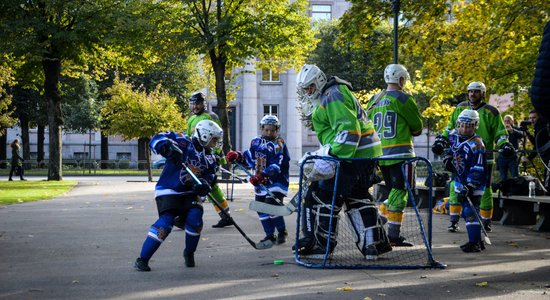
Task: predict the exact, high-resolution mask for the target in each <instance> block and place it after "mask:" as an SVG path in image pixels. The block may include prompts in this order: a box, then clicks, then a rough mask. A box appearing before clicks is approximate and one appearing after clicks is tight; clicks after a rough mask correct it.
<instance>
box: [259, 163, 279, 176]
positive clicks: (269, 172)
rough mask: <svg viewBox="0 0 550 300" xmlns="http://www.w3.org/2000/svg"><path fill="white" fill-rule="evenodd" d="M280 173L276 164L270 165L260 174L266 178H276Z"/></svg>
mask: <svg viewBox="0 0 550 300" xmlns="http://www.w3.org/2000/svg"><path fill="white" fill-rule="evenodd" d="M280 173H281V168H280V167H279V166H278V165H276V164H271V165H269V166H267V168H265V169H264V171H263V172H262V174H263V175H264V176H267V177H272V176H277V175H279V174H280Z"/></svg>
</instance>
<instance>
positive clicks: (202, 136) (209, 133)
mask: <svg viewBox="0 0 550 300" xmlns="http://www.w3.org/2000/svg"><path fill="white" fill-rule="evenodd" d="M193 136H194V137H195V138H197V140H198V141H199V143H200V144H201V145H202V146H203V147H206V146H207V145H208V144H209V143H210V141H211V140H212V139H214V138H217V139H218V144H217V145H216V147H219V146H220V145H221V143H222V139H223V130H222V129H221V128H220V126H219V125H218V124H216V123H215V122H214V121H212V120H202V121H200V122H199V123H197V126H196V127H195V132H194V133H193Z"/></svg>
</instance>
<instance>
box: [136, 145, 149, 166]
mask: <svg viewBox="0 0 550 300" xmlns="http://www.w3.org/2000/svg"><path fill="white" fill-rule="evenodd" d="M148 148H149V139H148V138H139V139H138V170H146V169H147V164H148V163H149V161H147V154H146V153H147V150H148Z"/></svg>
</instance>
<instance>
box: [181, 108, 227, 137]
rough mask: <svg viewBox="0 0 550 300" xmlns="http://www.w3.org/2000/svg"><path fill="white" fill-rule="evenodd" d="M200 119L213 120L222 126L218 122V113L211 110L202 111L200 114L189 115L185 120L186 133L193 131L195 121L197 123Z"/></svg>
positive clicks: (189, 133) (195, 124) (189, 134)
mask: <svg viewBox="0 0 550 300" xmlns="http://www.w3.org/2000/svg"><path fill="white" fill-rule="evenodd" d="M202 120H213V121H214V122H216V124H218V125H220V127H221V126H222V124H221V123H220V118H219V117H218V115H216V114H215V113H212V112H208V111H206V110H205V111H203V112H202V113H201V114H200V115H192V116H191V117H189V120H187V135H188V136H191V134H193V132H195V127H196V126H197V123H199V122H200V121H202Z"/></svg>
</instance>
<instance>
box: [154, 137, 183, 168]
mask: <svg viewBox="0 0 550 300" xmlns="http://www.w3.org/2000/svg"><path fill="white" fill-rule="evenodd" d="M158 153H159V154H160V155H162V156H164V157H166V159H168V160H170V161H172V162H173V163H174V164H176V165H177V164H181V162H182V156H183V151H181V149H180V148H179V147H178V143H176V141H174V140H167V141H166V142H165V143H164V144H162V146H160V148H159V150H158Z"/></svg>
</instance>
